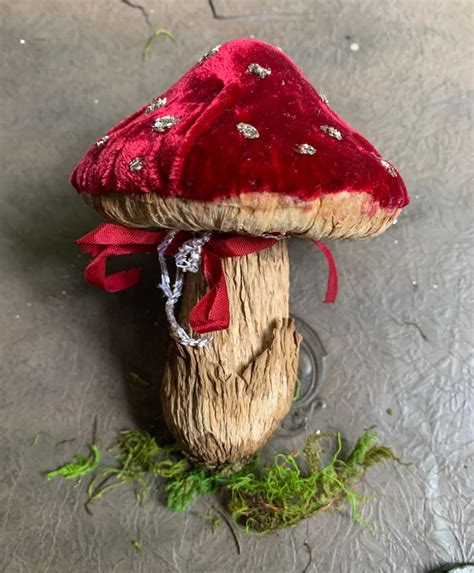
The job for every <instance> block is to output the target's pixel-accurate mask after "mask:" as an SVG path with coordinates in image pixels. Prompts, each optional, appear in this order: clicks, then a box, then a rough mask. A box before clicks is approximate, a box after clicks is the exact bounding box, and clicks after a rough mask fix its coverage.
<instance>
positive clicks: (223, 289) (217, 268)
mask: <svg viewBox="0 0 474 573" xmlns="http://www.w3.org/2000/svg"><path fill="white" fill-rule="evenodd" d="M202 258H203V269H204V275H205V277H206V281H207V284H208V286H209V291H208V292H207V293H206V294H205V295H204V296H203V297H202V298H201V300H200V301H198V302H197V304H196V305H195V306H194V308H193V309H192V310H191V312H190V313H189V324H190V326H191V328H192V329H193V330H194V331H195V332H198V333H199V334H205V333H207V332H214V331H216V330H225V329H226V328H229V324H230V310H229V295H228V293H227V284H226V282H225V275H224V270H223V268H222V262H221V260H220V258H219V257H218V256H217V255H215V254H214V253H211V252H209V251H206V250H205V249H203V251H202Z"/></svg>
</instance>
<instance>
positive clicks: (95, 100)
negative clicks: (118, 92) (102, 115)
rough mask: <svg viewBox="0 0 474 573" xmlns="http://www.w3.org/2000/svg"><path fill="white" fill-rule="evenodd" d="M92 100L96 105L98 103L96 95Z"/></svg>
mask: <svg viewBox="0 0 474 573" xmlns="http://www.w3.org/2000/svg"><path fill="white" fill-rule="evenodd" d="M93 101H94V103H95V104H96V105H97V104H98V103H99V100H98V99H97V98H96V97H95V98H94V100H93Z"/></svg>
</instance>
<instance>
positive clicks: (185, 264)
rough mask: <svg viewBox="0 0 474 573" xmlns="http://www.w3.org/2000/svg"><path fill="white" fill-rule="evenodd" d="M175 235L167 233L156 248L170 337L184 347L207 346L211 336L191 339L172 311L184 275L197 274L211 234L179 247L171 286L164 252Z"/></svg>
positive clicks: (179, 295) (202, 234)
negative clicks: (202, 251) (203, 249)
mask: <svg viewBox="0 0 474 573" xmlns="http://www.w3.org/2000/svg"><path fill="white" fill-rule="evenodd" d="M177 233H178V231H171V232H169V233H168V234H167V235H166V237H165V238H164V239H163V241H162V242H161V243H160V244H159V245H158V248H157V251H158V259H159V261H160V267H161V283H160V284H159V285H158V287H159V288H160V289H161V290H162V291H163V294H164V295H165V297H166V304H165V311H166V317H167V319H168V322H169V325H170V330H171V336H172V337H173V338H174V339H175V340H177V341H178V342H180V343H181V344H183V345H184V346H198V347H202V346H207V345H208V344H209V342H211V340H212V336H208V337H205V338H192V337H191V336H189V334H188V333H187V332H186V331H185V330H184V328H183V327H182V326H181V325H180V324H179V323H178V321H177V320H176V316H175V314H174V311H175V306H176V304H177V302H178V300H179V299H180V297H181V294H182V292H183V284H184V273H187V272H189V273H197V272H198V270H199V266H200V264H201V250H202V247H203V245H204V244H205V243H207V241H209V239H210V238H211V233H208V232H206V233H201V234H199V235H196V236H195V237H194V238H193V239H190V240H189V241H185V242H184V243H183V244H182V245H181V247H180V248H179V250H178V252H177V253H176V255H175V257H174V259H175V265H176V277H175V279H174V283H173V285H172V284H171V280H170V276H169V273H168V267H167V264H166V258H165V252H166V249H167V248H168V247H169V246H170V245H171V243H172V241H173V239H174V238H175V236H176V235H177Z"/></svg>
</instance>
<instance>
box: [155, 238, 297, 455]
mask: <svg viewBox="0 0 474 573" xmlns="http://www.w3.org/2000/svg"><path fill="white" fill-rule="evenodd" d="M223 265H224V272H225V275H226V281H227V288H228V293H229V306H230V312H231V325H230V327H229V328H228V330H226V331H220V332H215V333H213V340H212V342H211V343H210V344H209V345H208V346H206V347H204V348H191V347H186V346H181V345H179V344H176V342H175V341H174V340H170V348H169V354H168V363H167V366H166V370H165V375H164V379H163V387H162V405H163V412H164V415H165V419H166V423H167V425H168V427H169V429H170V431H171V432H172V434H173V435H174V437H175V438H176V439H177V440H178V442H180V443H181V444H182V445H183V446H184V448H185V449H186V450H187V451H188V452H189V453H190V454H191V456H193V457H194V458H196V459H197V460H199V461H200V462H203V463H205V464H206V465H208V466H216V465H220V464H224V463H228V462H233V461H238V460H240V459H243V458H246V457H248V456H250V455H251V454H253V453H255V452H256V451H257V450H259V449H260V448H261V447H262V446H263V445H264V444H265V442H266V441H267V440H268V439H269V438H270V436H271V434H272V433H273V431H274V430H275V428H276V427H277V426H278V424H279V423H280V421H281V420H282V418H283V417H284V416H285V415H286V413H287V412H288V410H289V409H290V406H291V402H292V399H293V393H294V387H295V381H296V374H297V368H298V353H299V343H300V336H299V335H298V334H297V333H296V331H295V327H294V324H293V320H292V319H291V318H289V317H288V297H289V264H288V250H287V246H286V241H279V242H278V243H276V244H275V245H274V246H273V247H271V248H269V249H266V250H264V251H260V252H259V253H254V254H251V255H247V256H245V257H235V258H227V259H224V260H223ZM205 290H206V284H205V280H204V277H203V274H202V272H199V273H197V274H196V275H189V274H188V275H187V278H186V285H185V289H184V293H183V301H182V307H181V312H180V321H181V323H182V324H183V325H186V326H187V317H188V316H189V312H190V310H191V308H192V307H193V306H194V304H195V303H196V301H197V300H198V299H199V298H200V297H201V296H202V295H203V294H204V292H205Z"/></svg>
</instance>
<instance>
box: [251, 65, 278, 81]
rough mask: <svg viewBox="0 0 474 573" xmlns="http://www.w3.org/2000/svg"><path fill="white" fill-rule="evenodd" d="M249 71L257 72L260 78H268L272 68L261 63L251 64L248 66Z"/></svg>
mask: <svg viewBox="0 0 474 573" xmlns="http://www.w3.org/2000/svg"><path fill="white" fill-rule="evenodd" d="M247 72H248V73H249V74H255V75H256V76H258V77H259V78H266V77H267V76H269V75H270V74H271V73H272V70H270V68H264V67H263V66H261V65H260V64H250V65H249V67H248V68H247Z"/></svg>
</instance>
